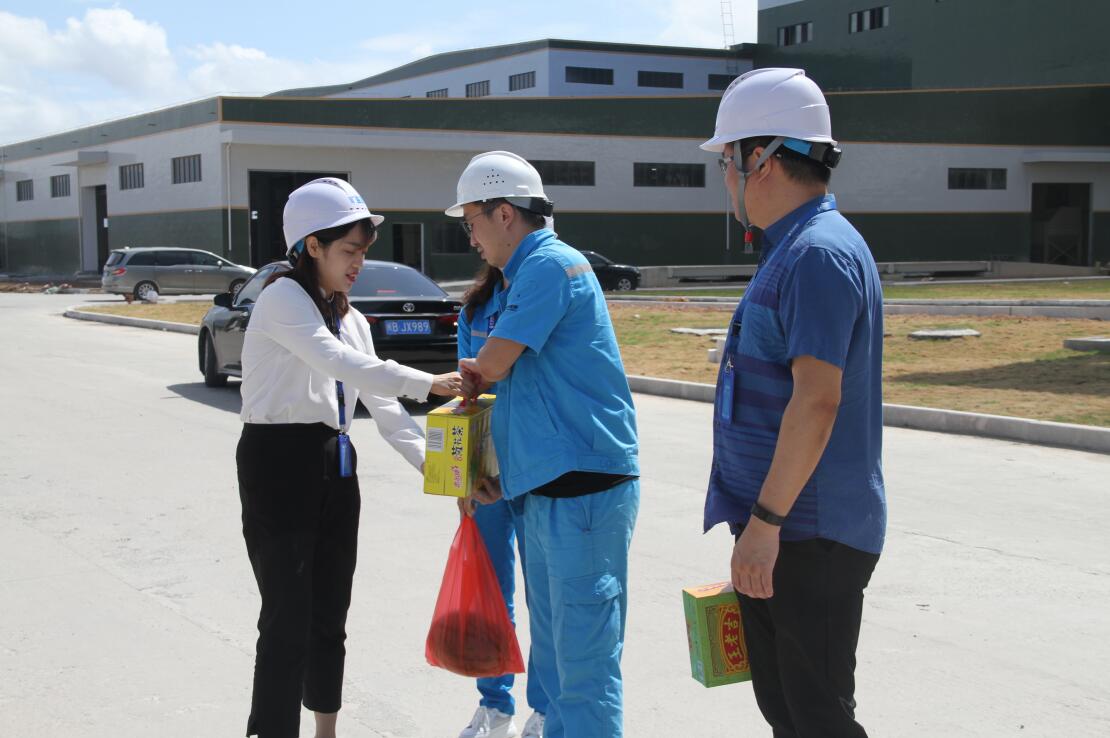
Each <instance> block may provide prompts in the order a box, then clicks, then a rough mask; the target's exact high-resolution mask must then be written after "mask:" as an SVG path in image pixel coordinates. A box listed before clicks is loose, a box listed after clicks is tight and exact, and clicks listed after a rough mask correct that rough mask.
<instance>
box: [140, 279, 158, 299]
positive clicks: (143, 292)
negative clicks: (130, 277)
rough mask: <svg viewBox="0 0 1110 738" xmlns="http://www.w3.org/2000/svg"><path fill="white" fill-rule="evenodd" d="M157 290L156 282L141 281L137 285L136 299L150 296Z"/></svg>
mask: <svg viewBox="0 0 1110 738" xmlns="http://www.w3.org/2000/svg"><path fill="white" fill-rule="evenodd" d="M157 291H158V285H156V284H154V282H139V283H138V284H137V285H135V299H136V300H145V299H147V298H148V297H150V295H151V294H152V293H155V292H157Z"/></svg>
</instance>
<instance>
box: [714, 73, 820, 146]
mask: <svg viewBox="0 0 1110 738" xmlns="http://www.w3.org/2000/svg"><path fill="white" fill-rule="evenodd" d="M754 136H776V137H777V136H781V137H782V138H784V139H795V140H798V141H810V142H812V143H826V144H832V145H834V146H835V145H836V141H835V140H833V137H832V122H831V121H830V119H829V105H828V103H826V102H825V96H824V95H823V94H821V88H820V87H818V86H817V83H816V82H814V81H813V80H811V79H810V78H809V77H806V73H805V71H804V70H802V69H781V68H768V69H753V70H752V71H750V72H747V73H746V74H743V75H741V76H739V77H737V78H736V79H735V80H733V81H732V84H730V85H729V86H728V89H727V90H725V94H724V96H723V97H722V98H721V105H720V107H719V108H717V128H716V130H714V131H713V138H711V139H709V140H708V141H706V142H705V143H703V144H702V145H701V148H703V149H705V150H706V151H723V150H724V148H725V144H729V143H734V142H736V141H740V140H741V139H745V138H752V137H754Z"/></svg>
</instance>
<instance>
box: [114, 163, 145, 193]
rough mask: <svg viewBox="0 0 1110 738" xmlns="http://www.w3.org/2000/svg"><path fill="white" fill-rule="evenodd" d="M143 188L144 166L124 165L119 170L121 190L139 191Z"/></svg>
mask: <svg viewBox="0 0 1110 738" xmlns="http://www.w3.org/2000/svg"><path fill="white" fill-rule="evenodd" d="M142 186H143V165H142V164H124V165H123V166H121V167H120V168H119V188H120V189H121V190H137V189H139V188H140V187H142Z"/></svg>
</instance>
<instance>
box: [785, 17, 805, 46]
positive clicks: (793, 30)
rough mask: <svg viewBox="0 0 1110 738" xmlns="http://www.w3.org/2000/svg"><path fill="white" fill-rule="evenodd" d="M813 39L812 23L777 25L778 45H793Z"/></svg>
mask: <svg viewBox="0 0 1110 738" xmlns="http://www.w3.org/2000/svg"><path fill="white" fill-rule="evenodd" d="M812 40H813V23H812V22H807V23H795V24H794V25H792V26H779V46H795V45H796V44H804V43H808V42H810V41H812Z"/></svg>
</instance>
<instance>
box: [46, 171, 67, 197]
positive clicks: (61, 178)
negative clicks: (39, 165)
mask: <svg viewBox="0 0 1110 738" xmlns="http://www.w3.org/2000/svg"><path fill="white" fill-rule="evenodd" d="M50 196H51V197H69V175H68V174H56V175H54V176H53V177H51V178H50Z"/></svg>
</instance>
